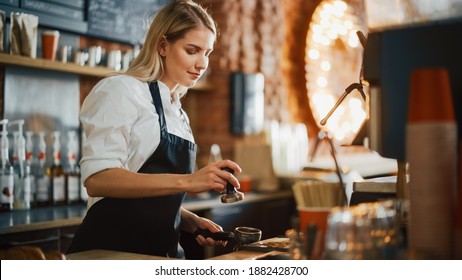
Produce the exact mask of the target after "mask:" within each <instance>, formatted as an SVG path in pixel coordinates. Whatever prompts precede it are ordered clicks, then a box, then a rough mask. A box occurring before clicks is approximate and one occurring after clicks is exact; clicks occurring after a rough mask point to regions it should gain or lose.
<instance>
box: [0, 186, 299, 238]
mask: <svg viewBox="0 0 462 280" xmlns="http://www.w3.org/2000/svg"><path fill="white" fill-rule="evenodd" d="M291 196H292V192H291V191H290V190H281V191H277V192H271V193H256V192H249V193H245V198H244V200H243V201H240V202H239V204H240V205H242V204H247V203H252V202H258V201H266V200H271V199H278V198H289V197H291ZM233 205H236V204H235V203H229V204H223V203H221V202H220V196H219V195H218V194H216V195H215V194H211V195H210V197H208V198H197V197H192V196H187V198H186V199H185V201H184V203H183V207H184V208H186V209H188V210H190V211H193V212H195V211H203V210H207V209H211V208H215V207H229V206H233ZM85 213H86V205H84V204H76V205H64V206H50V207H43V208H33V209H30V210H13V211H11V212H3V213H0V235H1V234H7V233H17V232H25V231H34V230H41V229H49V228H56V227H65V226H76V225H79V224H80V223H81V222H82V219H83V217H84V216H85Z"/></svg>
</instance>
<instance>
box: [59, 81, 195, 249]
mask: <svg viewBox="0 0 462 280" xmlns="http://www.w3.org/2000/svg"><path fill="white" fill-rule="evenodd" d="M149 90H150V91H151V96H152V99H153V103H154V106H155V108H156V111H157V114H158V115H159V124H160V131H161V133H160V143H159V146H158V147H157V149H156V150H155V151H154V153H153V154H152V155H151V156H150V157H149V159H148V160H147V161H146V162H145V163H144V164H143V166H142V167H141V168H140V170H138V172H139V173H150V174H156V173H157V174H158V173H176V174H187V173H191V172H192V171H193V168H194V166H195V160H196V149H197V148H196V144H194V143H192V142H190V141H188V140H185V139H183V138H180V137H178V136H176V135H173V134H169V133H168V132H167V125H166V121H165V115H164V110H163V106H162V101H161V97H160V92H159V87H158V85H157V82H152V83H150V84H149ZM184 197H185V193H178V194H174V195H166V196H159V197H149V198H136V199H127V198H103V199H101V200H100V201H98V202H96V203H95V204H94V205H92V206H91V207H90V209H89V210H88V212H87V214H86V216H85V218H84V220H83V222H82V224H81V225H80V226H79V228H78V230H77V232H76V234H75V236H74V238H73V240H72V243H71V245H70V247H69V249H68V251H67V253H68V254H69V253H73V252H80V251H86V250H92V249H106V250H113V251H122V252H131V253H138V254H147V255H155V256H164V257H172V258H184V252H183V250H182V248H181V246H180V245H179V238H180V230H179V224H180V219H181V218H180V214H181V213H180V212H181V211H180V208H181V204H182V202H183V199H184Z"/></svg>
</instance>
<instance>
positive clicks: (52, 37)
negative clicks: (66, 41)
mask: <svg viewBox="0 0 462 280" xmlns="http://www.w3.org/2000/svg"><path fill="white" fill-rule="evenodd" d="M58 41H59V31H57V30H45V31H43V33H42V57H43V58H44V59H49V60H55V59H56V51H57V50H58Z"/></svg>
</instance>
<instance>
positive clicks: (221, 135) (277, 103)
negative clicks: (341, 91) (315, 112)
mask: <svg viewBox="0 0 462 280" xmlns="http://www.w3.org/2000/svg"><path fill="white" fill-rule="evenodd" d="M198 2H200V3H202V4H203V6H204V7H207V8H208V10H209V12H210V13H211V14H212V16H213V17H214V19H215V20H216V22H217V25H218V28H219V30H220V35H219V37H218V40H217V45H216V46H215V50H214V52H213V54H212V55H211V58H210V66H209V70H208V71H209V74H208V76H207V83H209V84H211V85H212V86H213V89H212V90H207V91H195V90H191V91H190V92H189V93H188V95H187V96H186V97H185V99H184V101H183V103H184V107H185V109H186V110H188V114H189V116H190V118H191V122H192V129H193V131H194V135H195V137H196V142H197V143H198V146H199V154H198V164H199V166H200V167H201V166H203V165H205V164H206V163H207V162H208V156H209V152H210V146H211V145H212V144H214V143H216V144H219V145H220V147H221V150H222V155H223V157H224V158H231V159H232V158H233V146H234V143H235V141H238V140H240V139H241V138H242V137H240V136H233V135H231V133H230V126H229V125H230V103H231V97H230V75H231V73H232V72H235V71H240V72H245V73H256V72H261V73H263V74H264V75H265V119H267V120H269V119H275V120H278V121H289V114H288V110H287V108H286V106H287V98H286V97H285V90H284V89H283V85H282V76H281V74H280V69H281V68H280V46H281V45H282V42H283V40H284V30H283V28H282V27H283V20H284V14H283V10H282V9H281V8H280V0H202V1H198Z"/></svg>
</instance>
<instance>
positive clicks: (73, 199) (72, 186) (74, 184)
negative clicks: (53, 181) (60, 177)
mask: <svg viewBox="0 0 462 280" xmlns="http://www.w3.org/2000/svg"><path fill="white" fill-rule="evenodd" d="M77 147H78V141H77V134H76V133H75V131H69V132H68V133H67V166H66V170H65V172H66V189H67V203H68V204H76V203H79V202H80V170H79V166H78V164H77Z"/></svg>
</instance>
